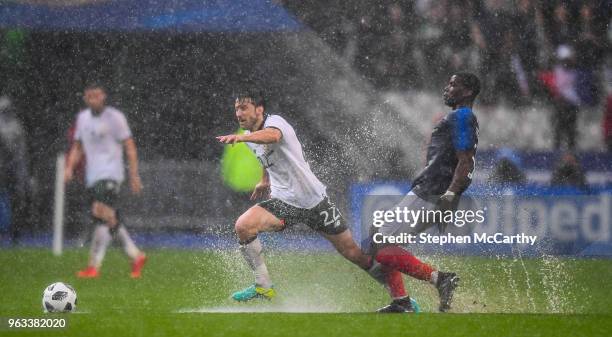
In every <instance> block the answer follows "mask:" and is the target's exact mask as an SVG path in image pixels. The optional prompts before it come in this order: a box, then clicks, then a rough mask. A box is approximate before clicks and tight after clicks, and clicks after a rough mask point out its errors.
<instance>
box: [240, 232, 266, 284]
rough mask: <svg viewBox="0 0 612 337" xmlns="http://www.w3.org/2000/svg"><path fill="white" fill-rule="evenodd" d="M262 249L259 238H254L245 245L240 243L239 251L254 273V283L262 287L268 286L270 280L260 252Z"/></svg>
mask: <svg viewBox="0 0 612 337" xmlns="http://www.w3.org/2000/svg"><path fill="white" fill-rule="evenodd" d="M262 250H263V247H262V246H261V241H259V238H255V240H253V241H251V242H249V243H247V244H245V245H240V252H241V253H242V256H244V259H245V260H246V261H247V264H248V265H249V267H251V270H252V271H253V274H254V275H255V283H256V284H257V285H259V286H262V287H264V288H270V286H272V282H271V281H270V275H269V274H268V267H266V263H265V262H264V258H263V255H262V254H261V251H262Z"/></svg>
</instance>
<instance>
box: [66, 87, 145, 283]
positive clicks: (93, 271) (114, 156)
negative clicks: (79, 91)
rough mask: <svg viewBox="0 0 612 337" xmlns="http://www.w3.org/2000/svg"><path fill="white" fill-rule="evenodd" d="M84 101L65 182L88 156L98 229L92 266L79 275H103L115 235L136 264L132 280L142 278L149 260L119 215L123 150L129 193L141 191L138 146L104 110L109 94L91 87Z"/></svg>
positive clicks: (122, 121)
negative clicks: (103, 262)
mask: <svg viewBox="0 0 612 337" xmlns="http://www.w3.org/2000/svg"><path fill="white" fill-rule="evenodd" d="M83 99H84V101H85V104H86V105H87V109H85V110H83V111H81V112H80V113H79V115H78V117H77V124H76V131H75V143H74V145H73V147H72V149H71V150H70V154H69V155H68V163H67V164H66V170H65V176H64V180H65V181H66V182H69V181H70V180H72V178H73V172H74V167H75V165H76V164H77V163H78V162H79V160H80V158H81V157H82V156H83V155H85V158H86V160H87V165H86V171H85V172H86V173H85V180H86V185H87V190H88V194H89V197H90V198H91V215H92V219H93V223H94V225H95V229H94V234H93V240H92V242H91V251H90V256H89V265H88V266H87V268H86V269H84V270H81V271H79V272H78V274H77V276H78V277H81V278H94V277H98V276H99V269H100V266H101V265H102V260H103V259H104V255H105V253H106V249H107V247H108V245H109V244H110V242H111V240H112V235H115V236H116V237H117V238H119V240H120V241H121V243H122V244H123V248H124V250H125V253H126V254H127V255H128V256H129V257H130V259H131V260H132V272H131V277H132V278H139V277H140V275H141V271H142V268H143V266H144V264H145V262H146V256H145V254H144V253H143V252H142V251H140V250H139V249H138V248H137V247H136V245H135V244H134V241H133V240H132V238H131V237H130V235H129V234H128V231H127V230H126V229H125V226H123V224H122V223H121V218H120V217H119V214H118V212H117V199H118V197H119V190H120V187H121V184H122V183H123V181H124V176H125V168H124V162H123V152H124V149H125V154H126V157H127V159H128V164H129V171H128V172H129V178H130V189H131V191H132V193H133V194H139V193H140V192H141V190H142V184H141V181H140V176H139V175H138V156H137V153H136V144H135V143H134V139H133V138H132V133H131V131H130V128H129V126H128V123H127V120H126V118H125V116H124V115H123V113H122V112H121V111H119V110H117V109H115V108H113V107H110V106H107V105H106V91H105V89H104V88H103V87H102V86H100V85H97V84H92V85H89V86H87V87H86V88H85V91H84V96H83Z"/></svg>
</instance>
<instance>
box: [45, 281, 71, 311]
mask: <svg viewBox="0 0 612 337" xmlns="http://www.w3.org/2000/svg"><path fill="white" fill-rule="evenodd" d="M76 304H77V294H76V291H74V288H72V287H71V286H70V285H68V284H65V283H62V282H56V283H53V284H51V285H50V286H48V287H47V288H45V291H44V292H43V299H42V305H43V309H44V310H45V312H71V311H74V309H76Z"/></svg>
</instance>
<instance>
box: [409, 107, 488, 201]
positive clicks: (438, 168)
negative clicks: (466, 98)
mask: <svg viewBox="0 0 612 337" xmlns="http://www.w3.org/2000/svg"><path fill="white" fill-rule="evenodd" d="M477 145H478V120H476V116H474V113H473V112H472V109H469V108H459V109H457V110H454V111H451V112H450V113H448V114H447V115H446V116H445V117H444V118H443V119H442V120H440V121H439V122H438V123H437V124H436V125H435V127H434V129H433V131H432V133H431V141H430V143H429V146H428V147H427V164H426V166H425V168H424V169H423V170H422V171H421V172H419V174H418V175H417V176H416V178H415V179H414V182H413V184H412V191H413V192H414V193H415V194H416V195H418V196H419V197H420V198H422V199H426V200H431V199H432V198H435V197H438V196H440V195H442V194H444V192H446V191H447V190H448V188H449V186H450V184H451V182H452V181H453V176H454V174H455V168H456V167H457V164H458V162H459V160H458V159H457V152H458V151H469V150H474V153H476V147H477ZM472 159H473V158H472ZM468 179H469V181H470V182H471V180H472V172H470V174H469V175H468ZM467 186H469V183H468V185H467ZM467 186H466V187H465V188H464V190H465V189H466V188H467ZM464 190H462V191H458V194H460V193H463V191H464Z"/></svg>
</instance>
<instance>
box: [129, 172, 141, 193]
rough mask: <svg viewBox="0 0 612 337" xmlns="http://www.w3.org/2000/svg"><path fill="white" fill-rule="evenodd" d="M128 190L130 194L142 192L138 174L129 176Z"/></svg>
mask: <svg viewBox="0 0 612 337" xmlns="http://www.w3.org/2000/svg"><path fill="white" fill-rule="evenodd" d="M130 190H131V191H132V194H136V195H138V194H140V193H141V192H142V181H141V180H140V176H138V175H136V176H133V177H131V178H130Z"/></svg>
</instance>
